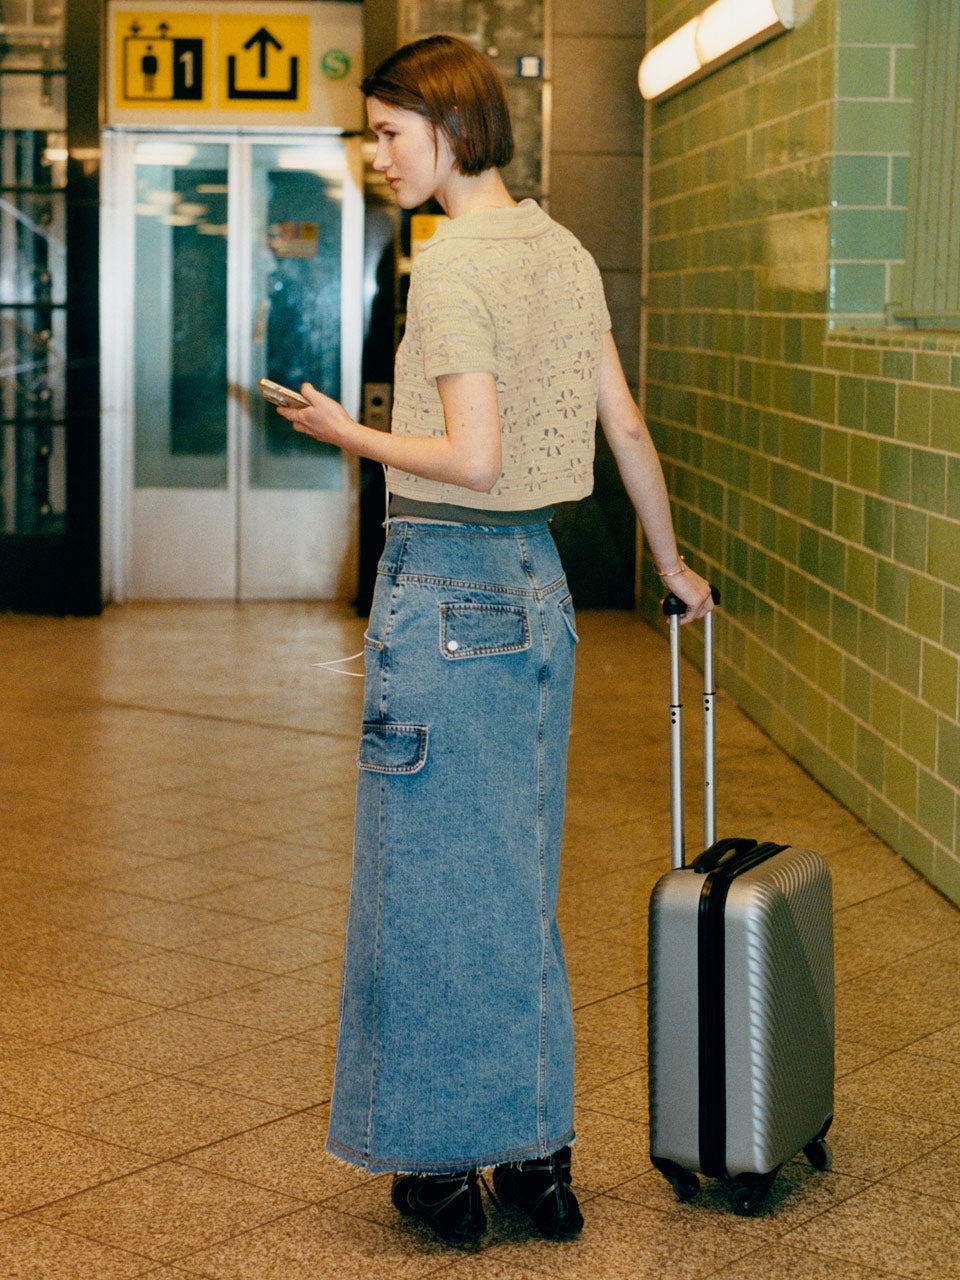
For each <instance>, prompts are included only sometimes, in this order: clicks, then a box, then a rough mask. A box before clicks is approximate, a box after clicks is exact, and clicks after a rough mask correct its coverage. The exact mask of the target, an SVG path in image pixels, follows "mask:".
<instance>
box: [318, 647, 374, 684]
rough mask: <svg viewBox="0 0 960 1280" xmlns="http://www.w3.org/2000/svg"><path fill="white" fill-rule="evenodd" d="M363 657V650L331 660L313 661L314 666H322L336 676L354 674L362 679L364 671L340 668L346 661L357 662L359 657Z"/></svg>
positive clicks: (356, 677) (358, 678)
mask: <svg viewBox="0 0 960 1280" xmlns="http://www.w3.org/2000/svg"><path fill="white" fill-rule="evenodd" d="M362 657H363V650H362V649H361V650H360V652H359V653H351V654H350V656H349V657H347V658H334V659H333V660H332V661H331V662H311V664H310V665H311V666H312V667H320V668H322V669H323V670H324V671H331V672H332V673H333V674H334V675H335V676H353V677H354V678H355V679H357V680H362V679H363V676H364V673H363V672H362V671H341V670H340V668H341V666H342V664H343V663H344V662H356V660H357V658H362Z"/></svg>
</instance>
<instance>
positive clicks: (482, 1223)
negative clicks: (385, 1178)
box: [390, 1169, 487, 1244]
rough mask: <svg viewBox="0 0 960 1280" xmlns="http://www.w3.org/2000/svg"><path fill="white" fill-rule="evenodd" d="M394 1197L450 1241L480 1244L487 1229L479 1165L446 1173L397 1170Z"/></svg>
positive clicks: (406, 1211) (407, 1214) (412, 1215)
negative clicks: (465, 1170) (475, 1167)
mask: <svg viewBox="0 0 960 1280" xmlns="http://www.w3.org/2000/svg"><path fill="white" fill-rule="evenodd" d="M390 1198H391V1199H392V1200H393V1204H394V1207H395V1208H396V1209H399V1211H400V1212H401V1213H402V1214H403V1215H404V1216H405V1217H407V1218H416V1219H417V1220H418V1221H420V1222H424V1223H426V1225H427V1226H428V1227H432V1228H433V1230H434V1231H435V1232H436V1233H437V1235H438V1236H441V1237H442V1238H443V1239H444V1240H446V1241H447V1243H448V1244H476V1243H477V1242H478V1241H479V1239H480V1237H481V1236H482V1235H483V1233H484V1231H486V1229H487V1219H486V1217H485V1216H484V1213H483V1205H482V1204H481V1203H480V1184H479V1182H478V1181H477V1171H476V1170H475V1169H470V1170H468V1171H467V1172H465V1173H451V1174H447V1175H443V1176H438V1175H435V1174H419V1173H417V1174H413V1173H408V1174H397V1176H396V1177H395V1178H394V1180H393V1189H392V1191H391V1192H390Z"/></svg>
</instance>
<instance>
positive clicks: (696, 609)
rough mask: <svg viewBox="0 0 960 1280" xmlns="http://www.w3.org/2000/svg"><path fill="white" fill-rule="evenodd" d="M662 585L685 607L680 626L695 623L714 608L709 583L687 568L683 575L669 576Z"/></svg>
mask: <svg viewBox="0 0 960 1280" xmlns="http://www.w3.org/2000/svg"><path fill="white" fill-rule="evenodd" d="M663 585H664V586H665V587H666V588H667V589H668V590H670V591H672V592H673V594H674V595H675V596H676V597H677V598H678V599H680V600H682V601H683V603H684V604H685V605H686V606H687V609H686V612H685V613H681V614H680V622H681V623H682V624H685V623H688V622H695V621H696V620H697V619H698V618H702V617H704V616H705V615H706V614H708V613H709V612H710V610H711V609H712V608H713V607H714V605H713V591H712V588H711V586H710V583H709V582H707V580H706V578H701V577H700V575H699V573H694V571H693V570H692V569H691V568H689V567H688V568H686V569H684V571H683V573H675V574H671V575H670V577H669V578H668V579H667V580H666V581H665V582H664V584H663Z"/></svg>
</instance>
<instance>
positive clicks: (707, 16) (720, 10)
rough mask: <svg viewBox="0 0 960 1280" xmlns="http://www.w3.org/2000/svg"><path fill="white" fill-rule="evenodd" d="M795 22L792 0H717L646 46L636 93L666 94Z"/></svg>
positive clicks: (657, 95) (660, 95) (651, 95)
mask: <svg viewBox="0 0 960 1280" xmlns="http://www.w3.org/2000/svg"><path fill="white" fill-rule="evenodd" d="M793 24H794V0H715V2H714V3H713V4H711V5H708V7H707V8H706V9H704V11H703V12H702V13H701V14H700V15H699V17H696V18H693V19H692V20H691V21H690V22H688V23H687V24H686V25H685V26H683V27H681V28H680V29H679V30H678V31H675V32H674V33H673V35H671V36H668V37H667V38H666V40H662V41H661V42H660V44H658V45H655V46H654V47H653V48H652V49H651V50H650V52H649V53H648V54H647V56H646V57H645V58H644V59H643V61H642V62H641V63H640V71H639V74H638V81H639V84H640V92H641V93H642V94H643V96H644V97H645V98H649V99H657V98H663V97H666V96H667V94H669V93H674V92H676V90H677V89H680V88H682V87H683V86H684V85H687V84H690V83H691V82H692V81H694V80H698V79H699V78H700V77H701V76H704V75H709V74H710V72H711V71H715V70H716V69H717V68H718V67H721V66H723V65H724V64H725V63H727V62H731V61H732V60H733V59H734V58H736V57H739V55H740V54H741V53H746V51H747V50H748V49H752V48H754V47H755V46H756V45H758V44H762V43H763V42H764V41H765V40H769V39H771V38H772V37H773V36H776V35H779V34H780V32H781V31H787V30H789V29H790V28H791V27H792V26H793Z"/></svg>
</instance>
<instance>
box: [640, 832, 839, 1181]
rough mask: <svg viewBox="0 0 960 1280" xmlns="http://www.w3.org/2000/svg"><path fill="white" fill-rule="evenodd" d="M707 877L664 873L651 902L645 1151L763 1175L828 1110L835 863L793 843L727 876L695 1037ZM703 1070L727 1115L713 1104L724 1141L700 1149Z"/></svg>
mask: <svg viewBox="0 0 960 1280" xmlns="http://www.w3.org/2000/svg"><path fill="white" fill-rule="evenodd" d="M705 879H706V877H705V876H704V875H702V874H699V873H698V872H697V871H696V870H695V869H694V868H693V867H684V868H681V869H678V870H674V871H670V872H667V873H666V874H665V875H664V876H663V877H662V878H661V879H660V881H659V882H658V883H657V885H656V887H655V889H654V892H653V895H652V898H651V902H650V920H649V925H650V955H649V1053H650V1066H649V1073H650V1074H649V1080H650V1138H651V1156H652V1158H653V1160H654V1163H655V1164H656V1163H658V1162H662V1161H667V1162H670V1163H671V1164H676V1165H678V1166H680V1168H682V1169H685V1170H690V1171H700V1172H703V1173H705V1174H708V1175H710V1176H721V1177H723V1176H725V1177H730V1178H737V1177H739V1176H740V1175H743V1174H748V1175H766V1174H769V1173H771V1172H772V1171H774V1170H775V1169H777V1168H778V1167H779V1165H781V1164H782V1163H783V1162H784V1161H785V1160H788V1159H790V1158H791V1157H792V1156H794V1155H795V1154H796V1153H797V1152H798V1151H800V1150H801V1149H802V1148H804V1147H805V1146H806V1145H807V1144H809V1143H812V1142H813V1141H814V1140H815V1139H816V1138H818V1137H819V1136H821V1135H822V1133H823V1132H825V1131H826V1128H827V1126H828V1125H829V1122H830V1118H831V1116H832V1114H833V1074H834V1070H833V1062H834V1014H833V989H834V985H833V914H832V895H831V884H830V873H829V869H828V868H827V865H826V863H825V862H824V860H823V859H822V858H821V857H820V856H819V854H816V853H813V852H811V851H810V850H806V849H796V848H787V849H784V850H783V851H781V852H778V853H775V854H774V855H773V856H771V857H769V858H767V859H766V860H765V861H763V862H761V863H760V864H759V865H758V866H755V867H753V868H752V869H750V870H747V871H745V872H744V873H743V874H742V875H739V876H736V877H735V878H734V879H733V880H732V881H731V882H730V885H729V889H728V892H727V898H726V903H725V907H724V911H723V920H722V946H723V950H724V956H723V960H722V963H723V971H722V976H720V977H719V981H720V985H721V986H722V990H723V1009H722V1010H719V1011H716V1012H717V1013H718V1014H719V1016H718V1017H717V1018H716V1019H714V1021H715V1022H717V1023H718V1024H719V1027H720V1033H719V1035H713V1034H712V1033H711V1036H710V1038H711V1039H714V1040H716V1041H717V1042H716V1043H704V1044H701V1028H702V1022H703V1013H702V1012H701V1009H700V997H701V990H702V985H703V983H704V981H705V980H708V979H709V977H710V974H709V962H708V971H707V973H706V975H704V974H703V973H702V972H701V965H700V960H699V958H698V957H699V953H700V940H701V925H700V920H701V914H702V908H701V896H702V889H703V886H704V881H705ZM717 980H718V975H717V974H714V975H713V981H714V982H716V981H717ZM708 1020H709V1019H708ZM702 1073H706V1074H705V1075H704V1074H702ZM702 1078H703V1079H706V1081H707V1087H708V1088H711V1089H712V1088H713V1087H714V1086H715V1085H716V1083H717V1079H718V1078H719V1080H720V1086H721V1093H720V1097H719V1099H718V1100H717V1105H720V1104H721V1103H723V1104H724V1114H723V1115H722V1116H719V1117H718V1116H716V1115H714V1114H713V1112H712V1111H711V1110H710V1109H709V1107H708V1110H707V1115H706V1120H705V1121H704V1124H705V1125H706V1124H707V1123H708V1122H709V1124H710V1125H715V1124H717V1123H719V1125H720V1140H719V1141H720V1150H719V1155H718V1154H717V1145H716V1143H714V1146H713V1147H712V1151H713V1155H712V1157H708V1158H707V1159H706V1160H705V1159H704V1158H702V1157H703V1154H704V1153H703V1151H702V1148H701V1131H700V1130H701V1106H702V1099H701V1079H702ZM724 1129H725V1135H724V1133H723V1130H724ZM714 1137H716V1135H714ZM724 1138H725V1141H724V1140H723V1139H724ZM705 1164H706V1165H707V1166H708V1167H706V1168H705V1167H704V1165H705Z"/></svg>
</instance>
